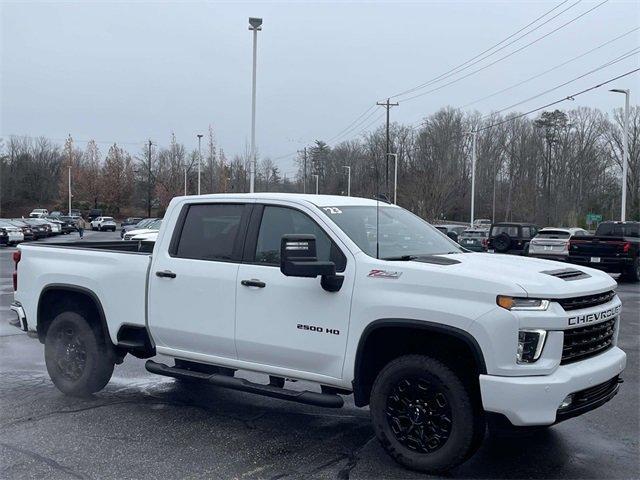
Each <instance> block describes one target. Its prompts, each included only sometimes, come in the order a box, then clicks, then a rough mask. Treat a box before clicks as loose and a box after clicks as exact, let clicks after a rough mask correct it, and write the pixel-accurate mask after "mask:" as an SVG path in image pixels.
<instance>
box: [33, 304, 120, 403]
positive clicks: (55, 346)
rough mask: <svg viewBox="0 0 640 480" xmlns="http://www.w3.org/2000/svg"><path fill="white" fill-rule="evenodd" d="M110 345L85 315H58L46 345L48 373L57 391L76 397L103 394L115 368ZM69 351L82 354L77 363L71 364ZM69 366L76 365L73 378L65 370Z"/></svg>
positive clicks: (73, 312) (48, 333) (50, 328)
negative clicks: (103, 389) (100, 392)
mask: <svg viewBox="0 0 640 480" xmlns="http://www.w3.org/2000/svg"><path fill="white" fill-rule="evenodd" d="M70 339H73V340H70ZM108 341H109V340H108V338H107V340H106V341H105V337H104V334H103V333H102V331H101V329H100V327H92V326H91V325H90V324H89V323H88V322H87V320H86V318H85V317H84V314H83V313H82V312H76V311H65V312H61V313H59V314H58V315H57V316H56V317H55V318H54V319H53V321H52V322H51V325H50V326H49V329H48V330H47V335H46V338H45V342H44V358H45V363H46V366H47V372H49V377H51V380H52V381H53V384H54V385H55V386H56V388H58V390H60V391H61V392H62V393H64V394H66V395H71V396H74V397H86V396H89V395H91V394H92V393H95V392H97V391H99V390H102V388H104V386H105V385H106V384H107V383H108V382H109V380H110V379H111V375H112V374H113V367H114V364H115V358H114V355H113V351H112V349H111V347H110V346H109V345H108V344H107V342H108ZM69 344H71V346H69ZM65 345H66V347H65ZM70 348H71V350H72V354H73V353H74V352H75V353H77V351H80V352H83V353H77V355H76V360H77V361H75V362H74V361H69V353H68V352H69V349H70ZM77 357H80V359H79V360H78V359H77ZM82 357H84V361H82ZM69 363H72V364H73V363H75V368H74V372H73V375H70V374H69V369H68V368H67V369H65V368H64V366H67V365H68V364H69ZM63 365H64V366H63Z"/></svg>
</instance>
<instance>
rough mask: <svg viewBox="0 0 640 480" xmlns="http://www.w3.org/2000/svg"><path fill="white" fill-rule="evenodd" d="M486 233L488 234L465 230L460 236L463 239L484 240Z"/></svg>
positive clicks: (483, 231) (482, 231)
mask: <svg viewBox="0 0 640 480" xmlns="http://www.w3.org/2000/svg"><path fill="white" fill-rule="evenodd" d="M487 233H488V232H487V231H486V230H476V231H473V230H467V231H465V232H462V233H461V234H460V236H461V237H465V238H484V237H486V236H487Z"/></svg>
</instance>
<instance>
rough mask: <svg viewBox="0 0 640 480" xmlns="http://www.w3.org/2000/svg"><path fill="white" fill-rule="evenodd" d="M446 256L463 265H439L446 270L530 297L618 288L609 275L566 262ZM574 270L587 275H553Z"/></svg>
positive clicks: (477, 256) (520, 258)
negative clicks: (509, 288) (571, 276)
mask: <svg viewBox="0 0 640 480" xmlns="http://www.w3.org/2000/svg"><path fill="white" fill-rule="evenodd" d="M442 257H444V258H447V259H451V260H456V261H458V262H460V263H457V264H453V265H443V266H438V267H439V268H442V269H444V270H445V271H450V272H451V273H454V272H455V273H456V274H459V275H462V276H464V277H467V278H469V277H470V278H477V279H478V280H483V279H484V280H489V279H490V280H491V281H492V282H498V283H503V284H508V285H513V286H518V287H520V288H522V289H523V290H525V291H526V292H527V294H528V296H530V297H542V298H564V297H576V296H582V295H591V294H594V293H599V292H603V291H607V290H611V289H613V288H615V287H616V285H617V283H616V281H615V280H614V279H613V278H611V277H610V276H609V275H608V274H606V273H604V272H601V271H599V270H595V269H593V268H588V267H582V266H578V265H573V264H570V263H565V262H556V261H551V260H542V259H536V258H529V257H521V256H515V255H501V254H493V253H460V254H453V255H446V256H445V255H443V256H442ZM558 270H573V271H579V272H583V273H585V274H586V275H585V276H582V277H578V278H574V279H570V280H567V279H564V278H560V277H557V276H554V275H553V274H552V273H553V272H555V271H558Z"/></svg>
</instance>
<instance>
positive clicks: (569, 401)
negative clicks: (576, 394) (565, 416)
mask: <svg viewBox="0 0 640 480" xmlns="http://www.w3.org/2000/svg"><path fill="white" fill-rule="evenodd" d="M572 403H573V394H569V395H567V396H566V397H564V400H562V403H561V404H560V408H561V409H562V408H567V407H568V406H570V405H571V404H572Z"/></svg>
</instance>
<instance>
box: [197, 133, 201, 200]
mask: <svg viewBox="0 0 640 480" xmlns="http://www.w3.org/2000/svg"><path fill="white" fill-rule="evenodd" d="M196 137H198V195H200V174H201V171H202V145H201V142H202V137H203V135H202V134H201V133H199V134H197V135H196Z"/></svg>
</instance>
